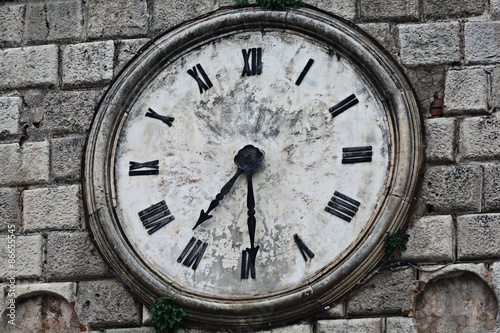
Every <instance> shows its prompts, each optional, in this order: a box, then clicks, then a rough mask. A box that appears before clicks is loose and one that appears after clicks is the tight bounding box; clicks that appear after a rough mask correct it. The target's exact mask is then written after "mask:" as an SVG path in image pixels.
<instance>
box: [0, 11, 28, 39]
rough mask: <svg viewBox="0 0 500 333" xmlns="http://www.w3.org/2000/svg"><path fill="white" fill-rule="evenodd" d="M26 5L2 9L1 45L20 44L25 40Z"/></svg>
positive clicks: (0, 21) (0, 25)
mask: <svg viewBox="0 0 500 333" xmlns="http://www.w3.org/2000/svg"><path fill="white" fill-rule="evenodd" d="M24 9H25V6H24V5H14V4H7V5H5V6H1V7H0V44H3V43H11V44H20V43H21V40H22V38H23V27H24Z"/></svg>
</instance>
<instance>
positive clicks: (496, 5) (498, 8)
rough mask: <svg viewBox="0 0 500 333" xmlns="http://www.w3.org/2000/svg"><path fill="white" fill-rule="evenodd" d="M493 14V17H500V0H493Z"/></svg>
mask: <svg viewBox="0 0 500 333" xmlns="http://www.w3.org/2000/svg"><path fill="white" fill-rule="evenodd" d="M490 6H491V15H492V16H493V17H500V0H491V1H490Z"/></svg>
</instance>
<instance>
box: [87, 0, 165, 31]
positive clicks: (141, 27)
mask: <svg viewBox="0 0 500 333" xmlns="http://www.w3.org/2000/svg"><path fill="white" fill-rule="evenodd" d="M156 3H158V2H156ZM156 3H155V4H156ZM88 16H89V19H88V20H89V23H88V35H89V37H90V38H103V37H115V36H120V37H136V36H143V35H145V34H146V32H147V31H148V19H149V14H148V4H147V1H146V0H136V1H128V0H116V1H111V2H110V1H107V0H91V1H89V3H88Z"/></svg>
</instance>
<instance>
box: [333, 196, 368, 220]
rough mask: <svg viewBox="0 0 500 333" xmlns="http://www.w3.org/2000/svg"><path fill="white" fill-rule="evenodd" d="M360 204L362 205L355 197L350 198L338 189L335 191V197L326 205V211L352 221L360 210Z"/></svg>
mask: <svg viewBox="0 0 500 333" xmlns="http://www.w3.org/2000/svg"><path fill="white" fill-rule="evenodd" d="M359 205H361V203H360V202H359V201H357V200H354V199H353V198H350V197H348V196H347V195H345V194H342V193H340V192H338V191H335V193H334V194H333V197H332V198H331V199H330V201H329V202H328V205H327V206H326V207H325V211H327V212H328V213H330V214H333V215H335V216H337V217H340V218H341V219H342V220H344V221H346V222H351V220H352V218H353V217H354V215H356V212H357V211H358V207H359Z"/></svg>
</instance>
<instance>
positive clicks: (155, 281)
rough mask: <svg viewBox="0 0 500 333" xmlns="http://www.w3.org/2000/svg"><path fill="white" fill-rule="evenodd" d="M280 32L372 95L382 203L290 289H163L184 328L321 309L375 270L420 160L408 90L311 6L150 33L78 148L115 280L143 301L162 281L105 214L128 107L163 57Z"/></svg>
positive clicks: (110, 210)
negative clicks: (385, 154)
mask: <svg viewBox="0 0 500 333" xmlns="http://www.w3.org/2000/svg"><path fill="white" fill-rule="evenodd" d="M263 29H275V30H276V29H283V30H284V31H291V32H293V33H296V34H297V33H298V34H302V35H306V36H308V37H310V38H313V39H315V40H317V41H318V42H320V43H323V44H325V45H327V46H328V47H330V48H331V49H333V50H334V51H335V52H338V53H339V54H340V55H342V56H343V57H346V58H348V59H349V60H350V61H351V62H352V63H354V64H355V65H356V66H358V68H359V69H360V71H362V72H363V74H364V76H365V77H366V78H367V79H368V80H369V81H370V83H371V85H372V87H374V89H375V90H376V91H377V93H378V94H379V95H380V96H381V97H382V100H383V102H384V104H385V106H386V109H387V114H388V118H389V121H390V122H391V128H392V129H393V132H392V133H391V135H392V142H393V144H394V147H393V148H392V151H393V155H394V157H393V164H392V165H391V168H392V178H391V179H390V182H389V184H388V188H387V191H386V197H385V200H383V201H382V205H381V207H380V209H379V210H378V215H377V216H375V217H374V220H373V223H372V225H371V230H370V231H369V232H367V233H366V234H365V237H363V238H362V239H361V240H360V241H359V242H358V244H355V246H354V249H353V251H351V252H350V253H349V254H348V255H346V256H345V257H344V258H343V259H342V261H341V263H340V265H335V266H334V267H327V268H325V269H324V270H323V271H321V272H319V273H318V274H317V275H316V276H314V277H313V278H312V279H310V280H309V281H307V282H304V283H303V284H301V285H300V286H297V287H296V288H295V289H291V290H287V291H284V292H282V293H278V294H273V295H271V296H269V295H262V296H252V297H245V298H242V297H227V298H221V297H210V296H207V295H200V294H195V293H192V292H190V291H188V290H184V289H182V288H181V287H180V286H178V285H176V284H175V281H174V284H173V285H172V286H171V287H170V288H169V293H170V294H172V295H173V296H174V297H175V299H176V302H177V303H178V304H179V305H180V306H181V307H183V308H184V309H185V310H186V312H187V320H188V321H189V322H191V323H192V324H194V325H198V326H203V327H216V328H233V329H236V328H237V329H254V328H258V327H269V326H270V325H283V324H286V323H289V322H292V321H295V320H297V319H300V318H302V317H305V316H308V315H311V314H313V313H317V312H319V311H321V310H322V309H323V308H324V307H325V306H326V305H330V304H332V302H334V301H335V300H336V299H338V298H340V297H341V296H344V295H345V294H347V293H348V292H349V291H350V290H352V289H353V288H354V287H355V286H356V285H357V284H358V283H359V282H360V281H362V280H363V279H364V278H366V277H367V276H368V275H369V274H370V273H371V272H372V271H373V270H374V269H375V267H377V265H379V263H380V261H381V259H382V258H383V256H384V246H383V245H384V244H383V242H384V237H385V234H386V232H395V231H396V230H399V229H400V228H401V227H402V226H403V225H404V224H405V222H406V220H407V217H408V214H409V210H410V209H409V207H410V203H411V201H412V199H413V198H414V195H415V193H416V189H417V185H418V178H419V173H420V168H421V164H422V139H421V134H420V133H421V127H420V117H419V112H418V106H417V103H416V99H415V96H414V93H413V90H412V88H411V86H410V85H409V83H408V81H407V79H406V77H405V76H404V74H403V72H402V71H401V69H400V68H399V67H398V65H397V64H396V63H395V62H394V61H393V59H392V58H391V57H390V56H388V55H387V53H385V51H383V49H382V48H381V47H380V46H379V45H378V44H377V43H376V42H374V41H373V40H372V39H371V38H370V37H369V36H367V35H366V34H364V33H363V32H362V31H361V30H359V29H357V28H356V27H355V26H353V25H352V24H350V23H348V22H346V21H344V20H342V19H340V18H337V17H334V16H331V15H327V14H325V13H321V12H318V11H316V10H313V9H310V8H308V9H300V10H295V9H290V10H285V11H267V10H263V9H260V8H255V7H250V8H244V9H224V10H220V11H217V12H215V13H213V14H211V15H209V16H206V17H203V18H201V19H198V20H194V21H191V22H189V23H186V24H183V25H181V26H179V27H176V28H174V29H172V30H171V31H169V32H167V33H166V34H164V35H161V36H159V37H158V38H156V39H155V40H154V41H152V42H151V43H149V44H148V45H147V47H145V48H143V49H142V50H141V54H140V55H138V56H136V57H135V58H134V59H133V60H132V61H131V62H130V63H129V64H128V65H127V67H126V68H125V69H124V70H123V71H122V73H121V74H120V75H119V76H118V77H117V79H116V80H115V81H114V82H113V84H112V85H111V87H110V88H109V89H108V91H107V93H106V94H105V96H104V97H103V99H102V100H101V102H100V104H99V107H98V109H97V112H96V114H95V117H94V120H93V123H92V126H91V129H90V133H89V136H88V141H87V145H86V149H85V161H84V170H83V190H84V199H85V208H86V214H87V222H88V225H89V229H90V230H91V233H92V235H93V238H94V240H95V242H96V243H97V245H98V247H99V249H100V251H101V253H102V255H103V256H104V257H105V259H106V260H107V261H108V262H109V263H110V265H111V266H112V268H113V269H114V271H115V272H116V273H117V274H118V275H119V276H120V278H121V279H122V280H123V281H124V282H125V283H126V284H127V285H128V286H129V287H130V288H131V289H132V291H133V292H134V293H136V294H137V295H138V296H139V297H140V299H141V300H142V301H143V302H144V303H146V304H149V303H151V301H153V300H154V299H155V298H157V297H159V296H160V295H162V291H161V290H165V289H166V288H167V285H166V282H165V281H163V280H162V278H161V277H160V276H158V275H157V274H156V273H155V271H154V270H153V269H151V268H149V267H148V266H147V265H146V264H145V263H144V262H143V261H142V260H141V259H140V258H139V256H138V255H137V254H136V253H135V251H134V249H133V248H132V247H131V246H130V244H129V243H128V241H127V239H126V238H125V237H124V235H123V233H122V231H121V228H120V223H119V221H118V219H117V215H116V213H115V210H114V209H115V207H116V202H115V199H114V188H113V179H112V177H113V174H114V170H113V160H114V152H115V148H116V142H117V138H118V136H119V133H120V130H121V126H122V125H123V122H124V120H125V118H126V115H127V112H128V110H129V106H130V105H133V103H134V101H135V99H136V97H137V96H138V95H139V94H140V93H141V91H142V89H143V88H144V87H145V86H146V85H147V83H148V82H150V80H151V79H152V78H154V77H155V76H156V75H157V74H158V73H160V72H161V71H162V69H163V68H164V67H165V66H168V65H169V64H170V63H171V62H172V61H173V59H176V58H178V57H179V56H181V55H182V54H184V53H186V52H189V50H192V49H194V48H196V47H198V46H200V45H203V44H206V43H207V42H209V41H211V40H214V39H216V38H219V37H221V36H224V35H225V34H227V33H231V32H235V31H261V30H263Z"/></svg>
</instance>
